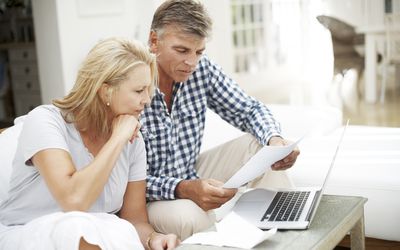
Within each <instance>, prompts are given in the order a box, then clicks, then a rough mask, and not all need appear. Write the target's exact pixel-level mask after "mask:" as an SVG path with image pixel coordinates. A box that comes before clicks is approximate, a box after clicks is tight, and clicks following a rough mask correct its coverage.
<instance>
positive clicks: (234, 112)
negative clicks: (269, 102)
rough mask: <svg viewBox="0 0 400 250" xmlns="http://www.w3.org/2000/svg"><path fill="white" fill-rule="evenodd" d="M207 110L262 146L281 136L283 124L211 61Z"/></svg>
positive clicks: (209, 65)
mask: <svg viewBox="0 0 400 250" xmlns="http://www.w3.org/2000/svg"><path fill="white" fill-rule="evenodd" d="M206 63H208V65H207V67H208V72H209V76H210V85H209V88H208V107H209V108H211V109H212V110H213V111H214V112H216V113H217V114H218V115H219V116H220V117H221V118H222V119H224V120H225V121H227V122H228V123H230V124H232V125H233V126H235V127H236V128H238V129H240V130H242V131H244V132H248V133H250V134H252V135H253V136H254V137H256V139H257V140H258V142H259V143H260V144H262V145H267V144H268V141H269V140H270V139H271V138H272V137H273V136H281V129H280V124H279V122H278V121H276V120H275V118H274V116H273V115H272V113H271V111H270V110H269V109H268V108H267V107H266V106H265V105H264V104H263V103H261V102H259V101H257V100H256V99H254V98H253V97H251V96H249V95H247V94H246V93H245V92H244V91H243V90H242V89H241V88H240V87H239V85H238V84H237V83H236V82H235V81H233V80H232V79H231V78H229V77H228V76H227V75H225V73H224V72H223V71H222V70H221V69H220V67H219V66H217V65H215V64H213V63H212V62H210V61H206Z"/></svg>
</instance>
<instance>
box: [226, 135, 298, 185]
mask: <svg viewBox="0 0 400 250" xmlns="http://www.w3.org/2000/svg"><path fill="white" fill-rule="evenodd" d="M302 138H303V137H302ZM302 138H300V139H299V140H297V141H296V142H294V143H292V144H290V145H286V146H264V147H263V148H262V149H260V150H259V151H258V152H257V153H256V154H255V155H254V156H253V157H252V158H250V160H249V161H248V162H247V163H246V164H245V165H244V166H243V167H242V168H241V169H239V171H237V172H236V174H234V175H233V176H232V177H231V178H230V179H229V180H228V181H227V182H225V184H224V185H223V186H222V187H224V188H239V187H241V186H242V185H245V184H247V183H248V182H249V181H252V180H253V179H255V178H256V177H258V176H260V175H262V174H264V173H265V172H266V171H268V170H270V169H271V166H272V164H274V163H275V162H277V161H279V160H282V159H283V158H285V157H286V156H287V155H289V154H290V153H291V152H292V151H293V149H294V148H295V147H296V146H297V144H298V143H299V142H300V141H301V139H302Z"/></svg>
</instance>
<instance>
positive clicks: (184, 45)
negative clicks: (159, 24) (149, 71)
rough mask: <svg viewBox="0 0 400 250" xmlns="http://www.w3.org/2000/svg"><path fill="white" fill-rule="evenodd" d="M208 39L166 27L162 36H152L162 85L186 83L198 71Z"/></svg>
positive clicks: (152, 33)
mask: <svg viewBox="0 0 400 250" xmlns="http://www.w3.org/2000/svg"><path fill="white" fill-rule="evenodd" d="M205 43H206V38H202V37H199V36H196V35H193V34H187V33H183V32H180V31H178V30H177V29H175V28H173V27H166V28H165V29H164V32H163V33H162V34H161V36H159V37H157V34H156V33H155V32H151V34H150V48H151V50H152V52H153V53H155V54H156V55H157V64H158V70H159V77H160V84H165V83H170V82H172V81H175V82H184V81H186V80H187V79H188V78H189V76H190V75H191V74H192V73H193V71H194V70H195V69H196V66H197V63H198V62H199V60H200V57H201V55H202V53H203V52H204V50H205Z"/></svg>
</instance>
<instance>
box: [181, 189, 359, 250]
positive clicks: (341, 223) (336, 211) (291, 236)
mask: <svg viewBox="0 0 400 250" xmlns="http://www.w3.org/2000/svg"><path fill="white" fill-rule="evenodd" d="M366 202H367V199H366V198H363V197H357V196H336V195H323V197H322V199H321V203H320V205H319V207H318V210H317V213H316V215H315V218H314V221H313V222H312V224H311V226H310V228H309V229H307V230H285V231H278V232H277V233H276V234H275V235H273V236H272V237H271V238H269V239H267V240H266V241H264V242H262V243H260V244H259V245H258V246H256V247H255V248H254V249H296V250H298V249H333V248H334V247H335V246H336V245H337V244H338V243H339V242H340V241H341V240H342V239H343V237H344V236H346V234H347V233H348V232H350V239H351V248H352V249H356V250H358V249H365V236H364V204H365V203H366ZM177 249H178V250H186V249H187V250H216V249H237V248H230V247H216V246H204V245H181V246H179V247H178V248H177Z"/></svg>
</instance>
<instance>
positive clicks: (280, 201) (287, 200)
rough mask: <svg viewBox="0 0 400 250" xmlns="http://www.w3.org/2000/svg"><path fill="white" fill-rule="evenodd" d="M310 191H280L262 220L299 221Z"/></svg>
mask: <svg viewBox="0 0 400 250" xmlns="http://www.w3.org/2000/svg"><path fill="white" fill-rule="evenodd" d="M310 193H311V192H310V191H304V192H301V191H290V192H278V193H277V194H276V195H275V197H274V199H273V200H272V203H271V205H270V206H269V207H268V209H267V211H266V212H265V214H264V216H263V217H262V219H261V221H264V220H267V221H298V220H299V217H300V215H301V212H302V211H303V208H304V205H305V204H306V201H307V198H308V196H309V195H310Z"/></svg>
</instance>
